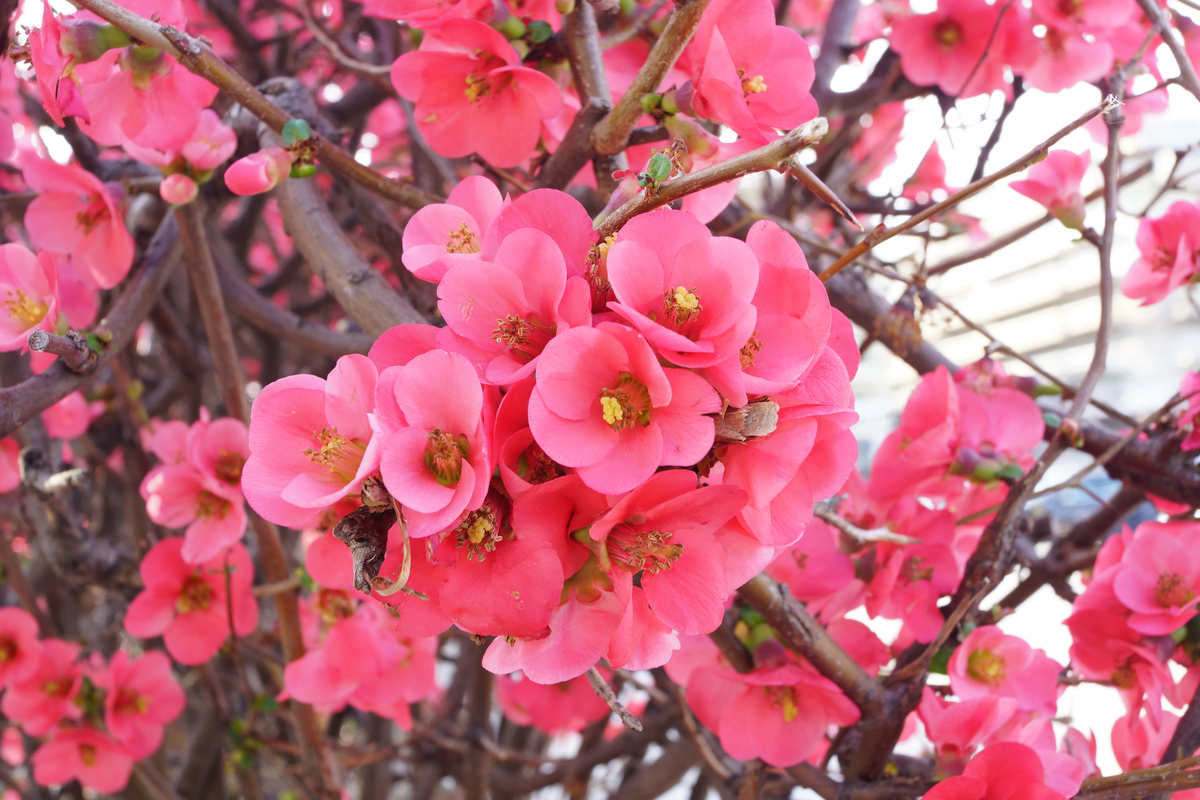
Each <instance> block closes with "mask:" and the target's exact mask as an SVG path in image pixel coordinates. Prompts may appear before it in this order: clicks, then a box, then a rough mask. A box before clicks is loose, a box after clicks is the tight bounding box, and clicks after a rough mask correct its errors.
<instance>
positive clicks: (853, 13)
mask: <svg viewBox="0 0 1200 800" xmlns="http://www.w3.org/2000/svg"><path fill="white" fill-rule="evenodd" d="M859 7H860V4H859V0H834V2H833V4H832V6H831V7H830V9H829V15H828V16H827V17H826V18H825V28H824V31H823V32H822V33H821V50H820V52H818V53H817V58H816V61H815V63H814V65H813V67H814V78H813V85H812V96H813V98H814V99H815V100H816V101H817V106H818V107H819V108H824V107H825V103H824V101H825V100H827V99H828V98H829V96H830V95H831V92H830V90H829V83H830V81H832V80H833V74H834V73H835V72H837V70H838V67H840V66H841V65H842V64H844V63H845V61H846V55H847V52H848V47H849V46H850V45H851V44H852V42H851V41H850V38H851V36H852V35H853V34H854V21H855V20H856V19H857V18H858V11H859ZM779 24H780V25H785V24H787V23H786V22H784V21H782V20H780V21H779Z"/></svg>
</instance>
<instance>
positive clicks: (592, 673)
mask: <svg viewBox="0 0 1200 800" xmlns="http://www.w3.org/2000/svg"><path fill="white" fill-rule="evenodd" d="M587 679H588V683H590V684H591V685H592V688H593V689H595V690H596V694H598V695H600V698H601V699H602V700H603V701H604V702H606V703H608V707H609V708H611V709H612V710H613V713H614V714H616V715H617V716H618V717H620V719H621V724H622V725H624V726H625V727H626V728H628V729H629V730H631V731H640V730H641V729H642V723H641V720H639V719H638V718H637V717H635V716H634V715H633V714H630V713H629V709H627V708H626V707H625V706H623V705H621V701H620V700H618V699H617V696H616V695H615V694H613V690H612V687H611V686H609V685H608V681H606V680H604V676H603V675H601V674H600V671H599V670H597V669H596V668H595V667H592V668H591V669H589V670H588V671H587Z"/></svg>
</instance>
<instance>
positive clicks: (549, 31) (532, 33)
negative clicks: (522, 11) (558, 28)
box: [529, 19, 554, 44]
mask: <svg viewBox="0 0 1200 800" xmlns="http://www.w3.org/2000/svg"><path fill="white" fill-rule="evenodd" d="M553 35H554V29H553V28H551V27H550V24H549V23H548V22H543V21H542V20H540V19H535V20H533V21H532V22H530V23H529V41H531V42H533V43H534V44H541V43H542V42H546V41H549V40H550V37H552V36H553Z"/></svg>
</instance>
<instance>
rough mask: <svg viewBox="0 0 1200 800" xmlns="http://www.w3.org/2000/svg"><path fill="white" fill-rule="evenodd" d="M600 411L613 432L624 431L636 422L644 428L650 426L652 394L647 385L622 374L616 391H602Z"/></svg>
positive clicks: (627, 374) (625, 373)
mask: <svg viewBox="0 0 1200 800" xmlns="http://www.w3.org/2000/svg"><path fill="white" fill-rule="evenodd" d="M600 409H601V413H603V415H604V421H605V422H607V423H608V424H609V425H610V426H611V427H612V429H613V430H615V431H623V430H625V429H626V428H630V427H633V424H634V423H635V422H640V423H641V424H642V426H643V427H644V426H646V425H649V424H650V392H648V391H647V390H646V387H645V385H643V384H642V383H641V382H640V381H638V380H637V379H636V378H634V377H633V376H632V375H630V374H629V373H628V372H622V373H621V374H620V375H619V376H618V378H617V386H616V388H614V389H601V390H600Z"/></svg>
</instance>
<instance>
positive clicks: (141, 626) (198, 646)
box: [125, 537, 258, 664]
mask: <svg viewBox="0 0 1200 800" xmlns="http://www.w3.org/2000/svg"><path fill="white" fill-rule="evenodd" d="M182 549H183V539H181V538H179V537H172V538H169V539H163V540H162V541H161V542H159V543H158V544H156V545H154V547H151V548H150V550H149V552H147V553H146V555H145V556H144V557H143V558H142V563H141V566H140V567H139V572H140V573H141V576H142V583H143V584H144V585H145V587H146V588H145V589H143V590H142V592H141V593H140V594H139V595H138V596H137V597H135V598H134V599H133V602H132V603H130V604H129V611H128V612H127V613H126V615H125V630H126V631H127V632H128V633H129V634H130V635H131V636H136V637H138V638H140V639H149V638H152V637H154V636H162V637H163V644H165V645H166V647H167V652H168V653H170V654H171V658H173V659H175V660H176V661H178V662H179V663H180V664H203V663H204V662H205V661H207V660H208V659H210V658H212V657H213V656H214V655H215V654H216V652H217V651H218V650H220V649H221V645H222V644H224V643H225V640H226V639H227V638H228V636H229V616H230V611H229V606H230V605H232V609H233V630H234V633H236V634H237V635H238V636H249V635H250V634H251V633H253V632H254V628H255V626H257V625H258V603H257V602H256V601H255V599H254V595H253V594H252V593H251V591H250V587H251V585H252V584H253V583H254V564H253V563H252V562H251V561H250V554H249V553H247V552H246V548H245V547H243V546H242V545H241V544H238V543H234V544H233V545H231V546H230V547H229V550H228V551H227V553H226V554H224V555H219V556H217V557H216V558H214V559H212V560H211V561H208V562H206V563H204V564H199V565H192V564H188V563H187V562H186V561H184V560H183V556H182V555H181V550H182ZM227 568H228V570H229V576H228V581H229V586H230V589H231V590H232V594H231V595H230V594H227V593H226V591H225V584H226V574H225V571H226V569H227Z"/></svg>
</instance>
